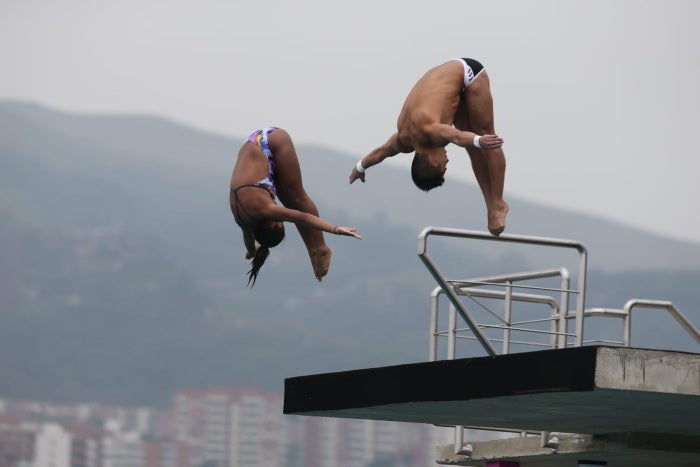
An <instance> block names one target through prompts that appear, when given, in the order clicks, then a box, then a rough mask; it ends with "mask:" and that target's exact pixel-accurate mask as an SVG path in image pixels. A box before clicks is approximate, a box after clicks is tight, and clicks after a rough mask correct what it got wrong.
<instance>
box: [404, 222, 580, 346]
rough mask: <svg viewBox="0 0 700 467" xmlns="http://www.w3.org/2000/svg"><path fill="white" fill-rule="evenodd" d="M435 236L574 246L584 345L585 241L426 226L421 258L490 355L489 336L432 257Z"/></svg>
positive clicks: (421, 241) (419, 245)
mask: <svg viewBox="0 0 700 467" xmlns="http://www.w3.org/2000/svg"><path fill="white" fill-rule="evenodd" d="M431 235H438V236H443V237H457V238H475V239H480V240H486V241H495V242H506V243H525V244H530V245H541V246H554V247H562V248H573V249H576V250H577V251H578V252H579V270H578V278H577V279H578V291H579V293H578V295H577V300H576V316H577V320H576V345H581V343H582V341H583V311H584V308H585V290H586V267H587V266H586V263H587V257H588V253H587V251H586V247H585V246H583V244H582V243H580V242H577V241H575V240H562V239H555V238H547V237H532V236H526V235H512V234H502V235H500V236H498V237H494V236H493V235H491V234H490V233H488V232H480V231H476V230H462V229H454V228H448V227H433V226H429V227H425V228H424V229H423V230H422V231H421V233H420V235H419V236H418V256H419V257H420V259H421V261H423V263H424V264H425V266H426V267H427V268H428V271H429V272H430V274H431V275H432V276H433V278H434V279H435V281H436V282H437V283H438V284H439V285H440V287H441V288H442V290H444V291H445V294H446V295H447V297H448V299H449V300H450V302H452V304H453V305H454V306H455V308H456V309H457V311H458V312H459V314H460V315H461V316H462V319H464V321H465V322H466V323H467V325H468V326H469V328H470V329H471V331H472V332H473V333H474V336H475V337H476V338H477V340H478V341H479V343H481V345H482V347H483V348H484V350H486V352H487V353H488V354H489V355H496V354H497V352H496V350H495V349H494V348H493V346H492V345H491V343H490V342H489V340H488V338H487V337H486V336H485V335H484V334H483V333H482V332H481V330H480V329H479V326H478V325H477V324H476V323H475V322H474V320H473V318H472V317H471V316H470V314H469V312H468V311H467V310H466V308H465V307H464V305H463V304H462V303H461V301H460V299H459V297H458V296H457V293H456V292H455V290H454V289H453V287H452V286H451V285H450V283H449V282H448V281H447V279H446V278H445V277H443V276H442V274H440V273H439V270H438V268H437V266H436V265H435V263H434V262H433V260H432V258H430V256H429V255H428V253H427V251H426V250H427V243H428V237H429V236H431Z"/></svg>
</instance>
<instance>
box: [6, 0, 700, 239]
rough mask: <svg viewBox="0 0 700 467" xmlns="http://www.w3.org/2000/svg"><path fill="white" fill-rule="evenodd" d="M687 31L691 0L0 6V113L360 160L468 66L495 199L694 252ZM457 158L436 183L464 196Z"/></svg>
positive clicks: (167, 1)
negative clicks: (175, 129)
mask: <svg viewBox="0 0 700 467" xmlns="http://www.w3.org/2000/svg"><path fill="white" fill-rule="evenodd" d="M699 22H700V2H698V1H695V0H647V1H645V0H624V1H623V0H586V1H580V0H572V1H562V0H548V1H545V0H527V1H523V0H504V1H495V0H494V1H468V0H458V1H442V0H437V1H431V2H428V1H420V2H418V1H414V0H401V1H399V0H396V1H384V2H382V1H381V0H374V1H366V0H353V1H350V2H335V1H332V0H296V1H280V0H266V1H247V0H246V1H223V0H191V1H184V0H121V1H118V2H111V1H110V2H108V1H99V0H63V1H58V0H44V1H38V0H0V63H2V73H0V99H8V98H12V99H26V100H31V101H35V102H38V103H42V104H47V105H50V106H54V107H57V108H59V109H62V110H70V111H80V112H84V111H88V112H128V113H149V114H155V115H159V116H164V117H168V118H171V119H174V120H177V121H179V122H181V123H184V124H187V125H193V126H196V127H199V128H202V129H206V130H210V131H214V132H217V133H221V134H224V135H226V136H234V137H240V136H245V135H246V134H247V133H248V132H249V131H251V130H254V129H257V128H258V127H261V126H264V125H279V126H282V127H284V128H286V129H287V130H289V131H290V133H291V134H292V136H293V138H294V139H295V141H296V142H297V144H300V143H314V144H319V145H323V146H328V147H332V148H335V149H339V150H342V151H345V152H348V153H351V154H353V155H356V156H357V158H360V157H361V156H363V155H365V154H366V153H367V152H368V151H370V150H371V149H372V148H374V147H375V146H378V145H379V144H380V143H382V142H384V140H386V138H387V137H388V136H389V135H390V134H391V133H392V132H393V131H395V129H396V117H397V115H398V112H399V109H400V107H401V104H402V103H403V99H404V97H405V95H406V93H407V92H408V91H409V89H410V88H411V86H412V85H413V84H414V82H415V81H416V80H417V79H418V78H419V77H420V75H421V74H422V73H423V72H425V71H426V70H427V69H428V68H430V67H432V66H434V65H437V64H439V63H441V62H443V61H446V60H448V59H450V58H455V57H465V56H466V57H473V58H477V59H479V60H480V61H482V62H483V63H484V64H485V66H486V68H487V70H488V72H489V74H490V77H491V84H492V90H493V93H494V99H495V114H496V130H497V132H498V133H499V134H500V135H501V136H502V137H503V138H504V139H505V142H506V143H505V146H504V150H505V153H506V157H507V160H508V172H507V178H506V199H508V197H509V196H511V197H516V196H517V197H520V198H525V199H528V200H531V201H537V202H543V203H547V204H550V205H553V206H556V207H563V208H568V209H572V210H576V211H583V212H587V213H592V214H597V215H602V216H605V217H607V218H610V219H614V220H618V221H621V222H623V223H625V224H629V225H633V226H637V227H641V228H644V229H647V230H650V231H653V232H657V233H662V234H668V235H672V236H675V237H677V238H683V239H690V240H693V241H697V242H700V216H699V215H698V207H697V203H698V201H700V183H698V181H697V178H698V170H699V169H700V157H699V151H698V144H699V143H698V142H696V141H695V140H694V135H698V133H700V131H699V130H698V127H699V125H698V124H699V123H700V90H699V89H698V86H699V85H700V52H698V46H699V45H700V32H698V31H699V28H698V27H697V25H698V23H699ZM236 150H237V148H232V161H233V157H234V154H235V151H236ZM449 154H450V167H449V171H448V178H449V177H458V176H459V177H464V178H465V179H467V180H469V181H472V182H473V176H472V174H471V169H470V168H469V165H468V163H467V158H466V155H465V153H464V151H463V150H462V149H460V148H456V147H451V148H450V150H449ZM399 157H400V156H399ZM409 160H410V157H407V156H404V157H403V158H402V159H401V162H400V163H401V164H402V165H404V166H406V167H407V166H408V161H409ZM397 163H399V162H397ZM351 165H352V164H349V166H348V173H349V172H350V169H351ZM372 172H375V173H372ZM380 177H381V175H380V174H376V170H375V171H372V170H370V172H369V173H368V181H367V183H379V182H380ZM345 181H346V178H343V179H342V180H339V182H345ZM407 183H410V181H409V180H408V179H407ZM464 202H475V203H482V202H483V201H482V200H481V199H478V200H477V199H474V200H471V199H467V200H464ZM465 227H466V225H465ZM510 233H519V232H510ZM525 233H526V232H525Z"/></svg>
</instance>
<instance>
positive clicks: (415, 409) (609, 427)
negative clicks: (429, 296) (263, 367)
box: [284, 346, 700, 435]
mask: <svg viewBox="0 0 700 467" xmlns="http://www.w3.org/2000/svg"><path fill="white" fill-rule="evenodd" d="M284 413H285V414H295V415H307V416H321V417H338V418H355V419H371V420H391V421H404V422H418V423H430V424H437V425H464V426H470V427H489V428H502V429H509V430H510V429H517V430H542V431H559V432H568V433H588V434H600V433H620V432H644V433H667V434H669V433H679V434H684V435H700V355H698V354H693V353H684V352H667V351H656V350H646V349H632V348H620V347H607V346H584V347H576V348H566V349H555V350H543V351H536V352H526V353H516V354H509V355H497V356H486V357H477V358H463V359H456V360H440V361H435V362H421V363H411V364H404V365H396V366H388V367H380V368H368V369H359V370H352V371H344V372H337V373H325V374H317V375H309V376H298V377H293V378H288V379H286V380H285V395H284Z"/></svg>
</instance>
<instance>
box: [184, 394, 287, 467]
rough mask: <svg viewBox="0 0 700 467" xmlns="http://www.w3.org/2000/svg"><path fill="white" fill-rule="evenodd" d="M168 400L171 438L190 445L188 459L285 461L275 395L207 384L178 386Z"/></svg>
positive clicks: (250, 465)
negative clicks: (193, 387) (202, 386)
mask: <svg viewBox="0 0 700 467" xmlns="http://www.w3.org/2000/svg"><path fill="white" fill-rule="evenodd" d="M173 405H174V407H173V411H174V417H173V418H174V420H175V422H174V423H175V427H174V431H175V439H176V440H177V441H180V442H183V443H186V444H188V445H189V446H190V448H191V450H190V455H191V459H190V465H192V466H200V465H206V466H207V467H258V466H260V467H262V466H264V467H268V466H270V465H285V455H286V446H285V428H284V427H285V422H284V417H283V415H282V397H281V396H278V395H273V394H268V393H265V392H262V391H258V390H244V389H231V388H211V389H206V390H193V391H183V392H180V393H178V394H177V395H176V396H175V398H174V400H173Z"/></svg>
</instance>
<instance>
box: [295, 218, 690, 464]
mask: <svg viewBox="0 0 700 467" xmlns="http://www.w3.org/2000/svg"><path fill="white" fill-rule="evenodd" d="M430 236H441V237H447V238H449V239H470V240H483V241H487V242H500V243H515V244H520V245H535V246H538V247H554V248H560V249H561V248H563V249H565V250H567V249H568V250H575V252H576V253H577V255H576V258H577V259H578V262H577V263H576V265H575V266H574V267H573V268H571V270H573V271H575V272H574V274H573V275H572V274H570V273H569V270H570V268H568V267H564V266H558V267H554V268H544V269H537V270H533V271H525V272H517V273H509V274H496V275H490V276H479V277H472V278H467V279H465V278H462V277H451V276H450V275H449V274H448V273H446V272H445V271H444V270H443V269H441V268H438V266H437V262H436V261H435V260H434V258H433V257H431V256H430V255H428V253H427V239H428V237H430ZM418 254H419V257H420V259H421V260H422V261H423V263H424V265H425V266H426V267H427V268H428V270H429V272H430V273H431V275H432V276H433V278H434V279H435V280H436V282H437V284H438V286H437V287H436V288H435V289H434V290H433V292H432V294H430V300H429V303H430V307H429V319H428V322H429V326H428V328H429V336H428V337H429V352H428V353H429V357H428V361H425V362H416V363H407V364H401V365H394V366H386V367H377V368H364V369H356V370H350V371H341V372H334V373H324V374H315V375H306V376H297V377H291V378H287V379H286V380H285V393H284V409H283V410H284V413H285V414H290V415H302V416H314V417H334V418H347V419H367V420H386V421H395V422H411V423H425V424H432V425H436V426H441V427H454V429H455V441H454V443H453V444H448V445H441V446H436V449H435V460H436V462H437V463H438V464H444V465H463V466H475V467H506V466H508V467H554V466H557V467H559V466H561V467H565V466H572V467H574V466H589V465H610V467H633V466H634V467H657V466H659V465H664V466H676V467H690V466H694V467H697V466H700V354H698V353H694V352H684V351H671V350H657V349H646V348H635V347H632V346H631V326H630V323H631V317H632V315H633V312H634V311H635V310H637V309H639V308H646V309H650V308H651V309H657V310H661V311H665V312H668V313H669V314H670V315H671V317H672V318H674V319H675V321H676V323H677V324H680V326H681V327H682V328H683V329H684V330H685V331H686V332H687V333H688V334H689V335H690V336H691V338H692V339H694V340H695V342H697V343H699V344H700V332H698V330H697V329H696V328H695V327H694V326H693V325H692V323H690V321H689V320H688V319H687V318H686V317H685V316H684V315H683V313H681V312H680V310H678V309H677V308H676V307H675V306H674V305H673V304H672V303H671V302H668V301H657V300H646V299H632V300H630V301H628V302H627V303H626V304H625V305H624V306H623V307H622V308H620V309H614V308H605V309H601V308H593V309H588V308H586V307H585V284H586V256H587V252H586V249H585V247H584V246H583V245H581V244H580V243H578V242H575V241H570V240H557V239H549V238H540V237H526V236H517V235H502V236H500V237H498V238H496V237H493V236H491V235H490V234H488V233H484V232H476V231H463V230H456V229H445V228H439V227H438V228H436V227H428V228H426V229H425V230H424V231H423V232H421V235H420V237H419V248H418ZM572 276H573V277H572ZM572 284H573V285H572ZM441 300H442V301H445V300H446V301H447V305H448V306H447V307H444V306H441V305H440V304H441ZM494 303H497V304H499V305H497V306H496V305H494ZM497 308H498V309H497ZM479 313H481V314H479ZM591 318H595V319H600V318H603V319H612V320H615V321H617V322H619V323H621V324H622V326H621V329H622V333H621V334H622V336H621V337H620V339H619V340H610V339H607V338H606V339H591V338H588V336H586V338H584V319H591ZM525 336H531V337H525ZM440 342H443V343H444V344H445V345H444V346H443V347H442V354H441V353H440V349H441V347H440V346H439V343H440ZM465 343H467V344H471V345H472V347H468V346H467V347H466V353H467V354H468V355H461V354H460V350H462V348H461V347H460V346H462V347H464V346H466V345H467V344H465ZM474 346H476V349H477V351H478V350H481V351H482V352H479V353H482V354H483V353H485V354H486V355H477V356H474V355H470V354H473V353H474ZM498 346H500V352H499V349H498ZM532 348H534V349H535V350H531V349H532ZM462 353H464V350H462ZM465 428H470V429H476V430H488V431H491V432H495V433H500V434H503V435H504V436H502V437H499V438H498V439H493V440H488V441H483V440H479V441H473V442H472V441H469V440H465V439H464V429H465ZM506 434H510V435H514V436H505V435H506Z"/></svg>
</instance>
